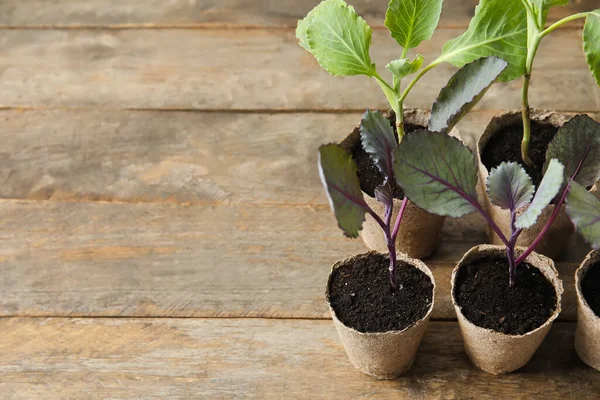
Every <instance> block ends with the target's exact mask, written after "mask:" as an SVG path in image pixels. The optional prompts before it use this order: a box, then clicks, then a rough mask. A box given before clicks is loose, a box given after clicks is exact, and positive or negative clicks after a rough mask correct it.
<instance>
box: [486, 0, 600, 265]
mask: <svg viewBox="0 0 600 400" xmlns="http://www.w3.org/2000/svg"><path fill="white" fill-rule="evenodd" d="M521 3H522V4H520V5H519V7H520V9H521V10H522V13H521V14H520V15H519V18H520V20H521V23H520V27H521V29H522V28H523V27H525V28H526V30H525V31H526V35H525V37H523V36H521V39H520V40H519V42H516V43H514V44H515V45H514V47H513V48H512V52H513V53H514V55H515V57H517V62H518V63H516V64H515V66H518V67H519V68H520V69H521V71H522V73H521V75H522V76H523V81H522V87H521V110H520V111H508V112H505V113H503V114H500V115H498V116H496V117H494V118H493V119H492V120H491V121H490V122H489V124H488V126H487V127H486V129H485V131H484V133H483V134H482V136H481V137H480V139H479V141H478V143H477V155H478V159H479V171H480V175H481V181H480V182H481V183H483V182H485V180H486V178H487V176H488V174H489V172H490V170H491V169H492V168H494V167H496V166H498V165H499V164H500V163H502V162H504V161H516V162H518V163H520V164H521V165H522V166H523V167H524V168H525V171H526V172H527V173H528V174H529V175H530V176H531V178H532V179H533V183H534V185H538V184H539V182H540V181H541V179H542V176H543V171H544V165H545V162H546V160H547V157H546V156H547V151H546V150H547V148H548V147H549V146H550V143H551V141H552V140H553V138H554V137H555V134H556V132H557V131H558V129H559V128H560V126H562V125H563V124H564V123H565V122H566V121H567V120H568V119H569V117H568V116H567V115H565V114H562V113H557V112H551V111H543V110H532V109H531V107H530V104H529V86H530V82H531V79H532V73H533V62H534V60H535V56H536V54H537V50H538V47H539V45H540V43H541V42H542V39H544V38H545V37H546V36H547V35H549V34H550V33H552V32H553V31H555V30H556V29H557V28H558V27H561V26H563V25H565V24H567V23H568V22H570V21H573V20H576V19H583V18H584V19H585V25H584V28H583V49H584V52H585V56H586V59H587V63H588V65H589V68H590V70H591V72H592V74H593V76H594V78H595V80H596V82H597V83H598V84H599V85H600V10H596V11H591V12H583V13H578V14H574V15H570V16H568V17H565V18H563V19H561V20H559V21H558V22H555V23H554V24H552V25H550V26H549V27H545V23H546V16H547V14H548V10H549V8H550V7H553V6H562V5H566V4H567V3H568V0H521ZM489 6H490V4H489V2H485V1H482V2H481V5H480V6H479V7H483V8H487V7H489ZM491 54H492V55H496V56H499V57H502V56H503V55H504V52H503V51H498V52H495V53H491ZM483 192H484V193H485V191H483ZM484 205H485V207H486V209H487V210H488V212H489V213H490V214H491V215H492V217H493V218H494V220H495V221H496V223H497V224H498V226H499V227H500V229H501V230H502V232H503V233H504V235H509V234H510V215H509V212H508V211H507V210H502V209H501V208H499V207H495V206H494V205H493V203H492V202H491V201H490V199H489V198H488V197H487V196H485V194H484ZM555 207H556V204H549V205H548V206H547V207H546V209H545V210H544V212H543V213H542V215H541V216H540V218H538V222H537V223H536V224H535V225H533V226H532V227H531V228H529V229H526V230H525V231H524V232H523V233H522V234H521V236H520V237H519V241H518V244H519V245H522V246H529V245H530V244H531V243H532V242H533V241H534V240H535V238H536V237H537V236H538V235H539V233H540V231H541V229H542V228H543V227H544V225H545V223H546V221H548V219H549V218H550V216H551V215H552V214H553V212H554V208H555ZM572 230H573V227H572V224H571V223H570V222H569V219H568V218H567V216H566V214H565V212H564V207H563V209H562V210H560V215H559V216H558V217H557V218H555V223H554V225H553V226H552V228H551V229H550V231H549V232H548V234H547V235H546V237H545V240H544V241H543V242H542V243H540V244H539V245H538V247H537V251H538V252H541V253H542V254H546V255H548V256H550V257H555V256H557V255H558V253H559V252H560V251H561V250H562V248H563V247H564V244H565V243H566V242H567V241H566V240H565V239H566V238H567V237H568V235H569V234H570V233H571V232H572ZM488 233H489V236H490V240H491V241H492V243H495V244H500V243H501V240H500V238H499V236H498V235H496V234H495V233H494V232H493V231H492V230H488Z"/></svg>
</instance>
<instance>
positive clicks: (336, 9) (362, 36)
mask: <svg viewBox="0 0 600 400" xmlns="http://www.w3.org/2000/svg"><path fill="white" fill-rule="evenodd" d="M298 32H299V33H298ZM372 32H373V31H372V30H371V28H370V27H369V25H367V23H366V22H365V20H364V19H362V18H361V17H359V16H358V14H356V12H355V11H354V8H353V7H351V6H348V5H347V4H346V3H344V2H343V1H342V0H325V1H323V2H322V3H321V4H319V5H318V6H317V7H316V8H315V9H314V10H313V11H311V12H310V13H309V14H308V16H307V17H306V18H305V19H304V20H302V21H300V22H299V23H298V28H297V31H296V35H297V36H298V38H299V39H300V46H302V47H304V48H306V49H307V50H308V51H309V52H311V53H312V55H314V56H315V58H316V59H317V61H318V63H319V64H320V65H321V67H323V69H324V70H325V71H327V72H329V73H330V74H331V75H338V76H351V75H367V76H374V75H375V74H376V70H375V64H373V63H372V62H371V57H370V56H369V47H370V45H371V34H372Z"/></svg>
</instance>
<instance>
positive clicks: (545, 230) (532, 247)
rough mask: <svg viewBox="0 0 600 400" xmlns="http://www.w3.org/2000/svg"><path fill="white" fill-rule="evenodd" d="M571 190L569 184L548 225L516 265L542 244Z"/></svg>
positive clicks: (547, 222) (518, 259)
mask: <svg viewBox="0 0 600 400" xmlns="http://www.w3.org/2000/svg"><path fill="white" fill-rule="evenodd" d="M570 189H571V183H567V186H566V187H565V190H564V191H563V193H562V195H561V196H560V200H559V201H558V203H556V204H555V207H554V211H552V215H550V218H548V221H546V225H544V227H543V228H542V230H541V231H540V233H538V235H537V236H536V238H535V239H534V241H533V242H531V244H530V245H529V247H527V250H525V251H524V252H523V254H521V255H520V256H519V258H517V261H515V263H516V265H519V264H521V263H522V262H523V261H525V259H526V258H527V256H528V255H530V254H531V253H532V252H533V251H534V250H535V248H536V247H537V245H538V244H540V242H541V241H542V239H543V238H544V235H545V234H546V232H548V230H549V229H550V225H552V223H553V222H554V220H555V219H556V216H557V215H558V212H559V211H560V208H561V207H562V205H563V204H564V203H565V200H566V198H567V195H568V194H569V190H570Z"/></svg>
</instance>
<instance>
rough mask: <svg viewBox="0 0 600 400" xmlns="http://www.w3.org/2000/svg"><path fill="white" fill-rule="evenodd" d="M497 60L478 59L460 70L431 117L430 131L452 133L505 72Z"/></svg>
mask: <svg viewBox="0 0 600 400" xmlns="http://www.w3.org/2000/svg"><path fill="white" fill-rule="evenodd" d="M507 66H508V63H507V62H506V61H504V60H502V59H500V58H498V57H486V58H480V59H478V60H475V61H473V62H471V63H469V64H467V65H465V66H464V67H462V68H461V69H459V70H458V72H457V73H456V74H454V76H452V78H450V80H449V81H448V83H447V84H446V86H445V87H444V88H443V89H442V91H441V92H440V94H439V95H438V98H437V99H436V101H435V103H433V107H432V109H431V116H430V117H429V130H430V131H434V132H444V133H446V132H449V131H450V130H452V128H453V127H454V125H456V124H457V123H458V122H459V121H460V120H461V119H462V118H463V117H464V116H465V115H466V114H467V113H468V112H469V111H470V110H471V109H472V108H473V107H474V106H475V105H476V104H477V103H478V102H479V100H481V98H482V97H483V95H484V94H485V92H487V90H488V89H489V88H490V86H492V84H493V83H494V82H495V81H496V78H498V76H499V75H500V74H501V73H502V71H504V70H505V69H506V67H507Z"/></svg>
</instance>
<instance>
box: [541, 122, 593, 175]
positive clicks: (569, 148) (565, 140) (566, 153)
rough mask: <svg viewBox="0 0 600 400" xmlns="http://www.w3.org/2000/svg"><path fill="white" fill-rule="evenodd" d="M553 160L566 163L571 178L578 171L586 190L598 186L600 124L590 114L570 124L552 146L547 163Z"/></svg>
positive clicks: (559, 131) (548, 151) (552, 142)
mask: <svg viewBox="0 0 600 400" xmlns="http://www.w3.org/2000/svg"><path fill="white" fill-rule="evenodd" d="M553 158H555V159H557V160H558V161H560V162H561V164H563V166H564V167H565V175H566V176H567V178H573V175H575V172H577V175H576V176H575V181H576V182H577V183H579V184H581V185H583V186H586V187H588V186H591V185H593V184H594V183H596V181H597V180H598V179H600V124H599V123H598V122H596V121H594V120H593V119H591V118H590V117H588V116H587V115H576V116H575V117H573V118H572V119H571V120H569V121H568V122H566V123H565V124H564V125H563V126H561V127H560V129H559V130H558V132H557V133H556V136H554V139H552V141H551V142H550V144H549V145H548V150H547V151H546V160H551V159H553ZM544 167H545V168H547V167H548V165H547V164H546V165H545V166H544Z"/></svg>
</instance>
